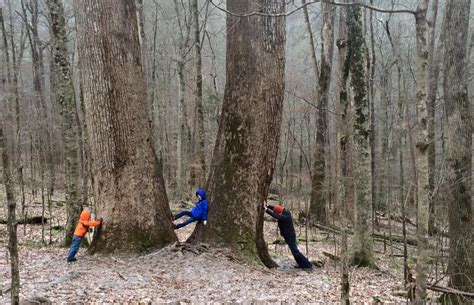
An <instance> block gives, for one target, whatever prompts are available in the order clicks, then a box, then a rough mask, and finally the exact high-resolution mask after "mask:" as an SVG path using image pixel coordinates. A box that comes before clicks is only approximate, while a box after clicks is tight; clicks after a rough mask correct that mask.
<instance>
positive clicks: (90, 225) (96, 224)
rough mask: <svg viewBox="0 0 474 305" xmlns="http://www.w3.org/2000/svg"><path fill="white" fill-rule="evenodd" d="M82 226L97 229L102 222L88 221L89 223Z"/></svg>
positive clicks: (86, 222)
mask: <svg viewBox="0 0 474 305" xmlns="http://www.w3.org/2000/svg"><path fill="white" fill-rule="evenodd" d="M82 224H83V225H85V226H86V227H97V226H98V225H100V224H101V222H100V221H95V220H88V221H83V222H82Z"/></svg>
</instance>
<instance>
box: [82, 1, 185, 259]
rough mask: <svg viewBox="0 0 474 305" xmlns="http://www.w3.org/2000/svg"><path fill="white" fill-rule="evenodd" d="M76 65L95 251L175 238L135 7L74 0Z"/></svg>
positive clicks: (161, 243)
mask: <svg viewBox="0 0 474 305" xmlns="http://www.w3.org/2000/svg"><path fill="white" fill-rule="evenodd" d="M74 7H75V11H76V18H77V19H76V22H77V33H78V45H79V64H80V69H81V84H82V88H83V93H84V104H85V113H86V116H85V117H86V122H87V129H88V135H89V137H90V141H89V143H90V149H91V162H92V175H93V181H94V184H93V187H94V196H95V201H96V206H97V215H98V216H99V217H103V218H104V224H103V229H102V234H101V235H100V237H99V239H98V240H97V243H96V244H95V245H94V246H93V250H97V251H101V252H113V251H115V252H139V251H142V250H146V249H149V248H154V247H159V246H164V245H166V244H168V243H170V242H173V241H175V240H176V235H175V234H174V232H173V230H172V224H171V212H170V210H169V206H168V199H167V196H166V190H165V187H164V181H163V177H162V174H161V171H160V168H159V166H158V159H157V157H156V154H155V151H154V149H153V143H152V134H151V126H150V124H149V117H148V115H149V114H148V107H147V102H146V101H147V100H146V86H145V78H144V74H143V70H142V61H141V52H140V44H139V41H138V39H139V36H138V29H137V22H136V8H135V2H134V1H125V0H120V1H118V0H103V1H95V0H78V1H74Z"/></svg>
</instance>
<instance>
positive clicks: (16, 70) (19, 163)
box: [8, 1, 26, 215]
mask: <svg viewBox="0 0 474 305" xmlns="http://www.w3.org/2000/svg"><path fill="white" fill-rule="evenodd" d="M8 8H9V11H10V45H11V48H12V66H13V75H12V81H13V82H12V86H13V88H12V90H13V96H14V100H15V122H16V125H15V127H16V130H15V133H16V140H15V144H16V152H15V156H16V159H15V163H16V164H15V166H16V172H17V179H18V185H19V186H20V193H21V204H20V207H21V214H22V215H24V213H25V180H24V174H23V158H22V151H21V141H22V140H21V124H20V93H19V86H18V78H19V75H20V64H21V60H22V59H23V53H24V50H25V41H26V40H25V39H23V40H22V41H21V42H20V49H19V54H18V58H17V53H16V48H15V35H14V31H13V25H14V22H13V15H14V14H12V7H11V2H10V1H8Z"/></svg>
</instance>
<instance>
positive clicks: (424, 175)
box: [415, 0, 430, 304]
mask: <svg viewBox="0 0 474 305" xmlns="http://www.w3.org/2000/svg"><path fill="white" fill-rule="evenodd" d="M428 4H429V0H420V2H419V4H418V7H417V10H416V16H415V19H416V97H417V122H418V125H417V129H416V162H415V167H416V182H417V198H418V200H417V207H418V209H417V216H418V221H417V238H418V244H417V263H416V271H417V277H416V297H415V303H417V304H422V303H424V302H425V300H426V279H427V273H428V257H429V250H428V218H429V201H430V198H429V197H430V193H429V192H430V188H429V178H428V176H429V175H428V145H429V137H428V109H427V97H428V91H427V90H428V68H429V66H428V64H429V63H428V24H427V20H426V14H427V10H428Z"/></svg>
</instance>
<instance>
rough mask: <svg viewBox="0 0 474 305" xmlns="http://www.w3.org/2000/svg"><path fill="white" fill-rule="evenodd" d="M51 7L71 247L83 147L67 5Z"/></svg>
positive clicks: (54, 0)
mask: <svg viewBox="0 0 474 305" xmlns="http://www.w3.org/2000/svg"><path fill="white" fill-rule="evenodd" d="M47 4H48V9H49V15H50V20H51V30H52V34H53V38H52V39H53V46H54V54H53V56H54V64H55V70H54V73H55V74H56V82H57V100H58V102H59V105H60V107H61V112H60V113H61V116H62V122H61V130H62V137H63V142H64V150H65V158H64V163H65V164H64V168H65V175H66V211H67V223H66V237H65V245H66V246H69V245H70V243H71V241H72V236H73V233H74V227H75V225H76V222H77V219H78V218H79V214H80V213H81V210H82V204H81V202H80V200H79V194H78V193H79V164H78V158H79V153H80V152H79V149H78V143H77V139H78V128H79V126H77V120H76V115H77V110H76V99H75V94H74V87H73V83H72V75H71V66H70V64H69V55H68V50H67V33H66V23H65V19H64V7H63V3H62V0H48V2H47Z"/></svg>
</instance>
